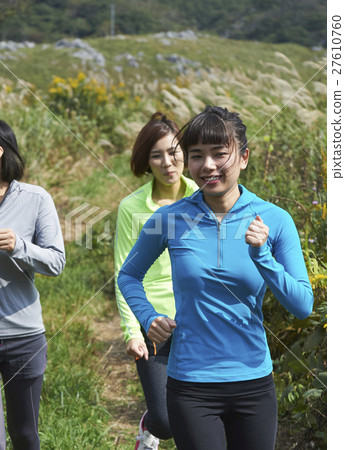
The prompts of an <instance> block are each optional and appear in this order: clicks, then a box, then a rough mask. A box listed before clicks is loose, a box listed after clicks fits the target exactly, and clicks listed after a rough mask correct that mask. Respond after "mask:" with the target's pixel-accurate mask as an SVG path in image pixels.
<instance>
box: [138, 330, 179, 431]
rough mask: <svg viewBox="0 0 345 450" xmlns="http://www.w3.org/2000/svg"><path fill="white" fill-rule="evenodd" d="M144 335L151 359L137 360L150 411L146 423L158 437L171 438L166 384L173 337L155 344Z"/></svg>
mask: <svg viewBox="0 0 345 450" xmlns="http://www.w3.org/2000/svg"><path fill="white" fill-rule="evenodd" d="M143 334H144V333H143ZM144 336H145V342H146V345H147V348H148V351H149V360H148V361H146V360H145V359H144V358H141V359H138V360H137V361H136V363H137V370H138V374H139V377H140V381H141V385H142V387H143V391H144V394H145V400H146V405H147V411H148V412H147V414H146V416H145V424H144V425H145V427H146V428H147V429H148V430H149V432H150V433H151V434H153V435H154V436H156V437H157V438H159V439H170V438H171V437H172V434H171V430H170V425H169V419H168V411H167V405H166V384H167V364H168V357H169V352H170V343H171V342H170V341H171V339H169V340H168V341H166V342H164V343H162V344H158V345H154V344H153V343H152V342H151V341H149V339H148V338H147V337H146V335H145V334H144Z"/></svg>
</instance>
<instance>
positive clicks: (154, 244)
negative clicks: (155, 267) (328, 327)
mask: <svg viewBox="0 0 345 450" xmlns="http://www.w3.org/2000/svg"><path fill="white" fill-rule="evenodd" d="M239 189H240V192H241V195H240V198H239V199H238V200H237V202H236V203H235V205H234V206H233V207H232V209H231V210H230V212H229V213H228V214H227V215H226V216H225V217H224V218H223V220H222V222H221V223H219V222H218V220H217V219H216V217H215V215H214V213H213V212H212V210H211V209H210V207H209V206H208V205H207V204H206V202H205V200H204V196H203V194H202V192H201V191H197V192H196V193H195V194H194V195H192V196H191V197H187V198H184V199H182V200H180V201H178V202H176V203H174V204H173V205H169V206H164V207H162V208H160V209H159V210H157V211H156V213H154V214H153V215H152V216H151V218H150V219H149V220H148V221H147V222H146V224H145V225H144V227H143V230H142V232H141V234H140V236H139V240H138V241H137V243H136V244H135V245H134V247H133V249H132V250H131V252H130V253H129V255H128V257H127V259H126V261H125V263H124V265H123V267H122V269H121V271H120V274H119V277H118V286H119V288H120V290H121V292H122V294H123V296H124V297H125V299H126V301H127V303H128V304H129V306H130V308H131V309H132V311H133V312H134V314H135V316H136V317H137V319H138V320H139V322H140V323H141V324H142V325H143V327H144V329H145V330H146V332H148V330H149V328H150V325H151V323H152V321H153V320H154V319H155V318H156V317H158V316H162V315H164V314H159V311H155V309H154V308H153V306H152V305H151V304H150V303H149V302H148V301H147V299H146V296H145V291H144V289H143V286H142V280H143V278H144V276H145V273H146V271H147V270H148V269H149V267H150V266H151V264H152V263H153V262H154V261H155V259H156V258H157V257H158V256H159V255H160V254H161V253H162V251H163V250H164V249H165V248H166V247H167V248H168V250H169V254H170V258H171V266H172V278H173V288H174V295H175V301H176V316H175V320H176V324H177V328H176V329H175V330H174V332H173V342H172V348H171V353H170V357H169V363H168V375H169V376H170V377H172V378H175V379H177V380H181V381H193V382H229V381H242V380H250V379H255V378H261V377H264V376H266V375H268V374H269V373H270V372H271V371H272V361H271V357H270V352H269V349H268V345H267V340H266V334H265V330H264V327H263V315H262V300H263V297H264V294H265V291H266V286H267V285H268V286H269V288H270V289H271V291H272V292H273V294H274V295H275V297H276V298H277V299H278V301H279V302H280V303H281V304H282V305H283V306H284V307H285V308H286V309H287V310H288V311H290V312H291V313H292V314H294V315H295V316H297V317H298V318H300V319H303V318H305V317H307V316H308V315H309V314H310V313H311V310H312V305H313V292H312V288H311V285H310V283H309V279H308V274H307V270H306V267H305V263H304V259H303V254H302V251H301V245H300V241H299V237H298V233H297V230H296V227H295V224H294V222H293V220H292V218H291V216H290V215H289V214H288V213H287V212H286V211H284V210H283V209H281V208H279V207H278V206H276V205H273V204H272V203H269V202H266V201H264V200H262V199H260V198H258V197H257V196H256V195H255V194H253V193H251V192H249V191H248V190H247V189H246V188H245V187H243V186H241V185H239ZM257 215H260V217H261V218H262V220H263V221H264V223H265V224H266V225H267V226H268V227H269V237H268V239H267V242H266V243H265V244H264V245H263V246H261V247H257V248H256V247H251V246H249V245H248V244H247V243H246V242H245V233H246V231H247V228H248V226H249V224H250V223H251V222H252V221H253V220H254V219H255V217H256V216H257Z"/></svg>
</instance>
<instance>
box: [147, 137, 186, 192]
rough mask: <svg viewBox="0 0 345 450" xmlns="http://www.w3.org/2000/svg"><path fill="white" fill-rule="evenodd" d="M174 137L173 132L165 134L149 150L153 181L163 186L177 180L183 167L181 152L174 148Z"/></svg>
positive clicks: (178, 148)
mask: <svg viewBox="0 0 345 450" xmlns="http://www.w3.org/2000/svg"><path fill="white" fill-rule="evenodd" d="M174 138H175V135H174V134H172V133H169V134H167V135H166V136H164V137H163V138H162V139H159V141H157V142H156V144H155V145H154V146H153V147H152V149H151V151H150V156H149V167H150V169H151V172H152V174H153V176H154V178H155V181H156V182H157V183H158V184H162V185H164V186H167V185H172V184H175V183H177V182H179V181H180V178H181V175H182V172H183V169H184V162H183V152H182V150H181V149H180V147H177V148H175V145H174V142H173V140H174Z"/></svg>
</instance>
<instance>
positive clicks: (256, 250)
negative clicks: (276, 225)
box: [248, 242, 270, 260]
mask: <svg viewBox="0 0 345 450" xmlns="http://www.w3.org/2000/svg"><path fill="white" fill-rule="evenodd" d="M248 247H249V248H248V252H249V256H250V257H251V258H252V259H254V260H256V259H259V258H261V257H263V256H266V255H268V254H269V253H270V249H269V246H268V245H267V242H265V243H264V244H263V245H261V247H252V246H251V245H249V246H248Z"/></svg>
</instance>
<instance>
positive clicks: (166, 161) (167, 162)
mask: <svg viewBox="0 0 345 450" xmlns="http://www.w3.org/2000/svg"><path fill="white" fill-rule="evenodd" d="M173 159H174V157H173V156H171V155H169V154H164V155H163V156H162V166H163V167H169V166H171V164H172V161H173Z"/></svg>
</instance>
